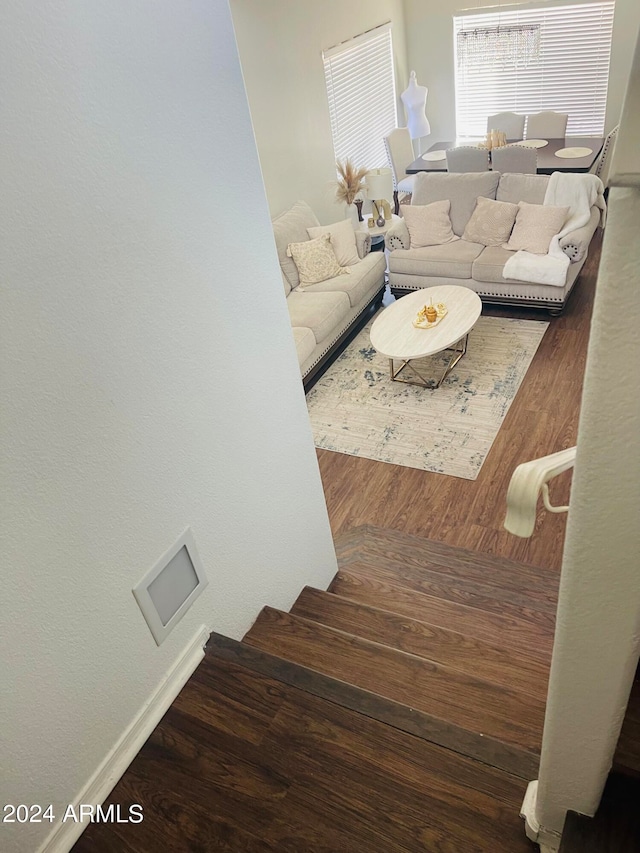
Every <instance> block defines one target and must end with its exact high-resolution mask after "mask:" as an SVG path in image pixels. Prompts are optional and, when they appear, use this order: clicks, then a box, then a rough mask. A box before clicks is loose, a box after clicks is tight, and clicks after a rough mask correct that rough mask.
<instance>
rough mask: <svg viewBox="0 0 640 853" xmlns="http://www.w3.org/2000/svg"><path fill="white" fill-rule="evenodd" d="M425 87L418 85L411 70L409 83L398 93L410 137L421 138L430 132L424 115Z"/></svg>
mask: <svg viewBox="0 0 640 853" xmlns="http://www.w3.org/2000/svg"><path fill="white" fill-rule="evenodd" d="M427 91H428V90H427V87H426V86H419V85H418V81H417V80H416V72H415V71H412V72H411V76H410V78H409V85H408V86H407V88H406V89H405V91H404V92H403V93H402V94H401V95H400V97H401V98H402V103H403V104H404V109H405V112H406V114H407V127H408V128H409V133H410V134H411V139H421V138H422V137H423V136H428V135H429V134H430V133H431V127H430V125H429V119H428V118H427V116H426V112H425V108H426V105H427Z"/></svg>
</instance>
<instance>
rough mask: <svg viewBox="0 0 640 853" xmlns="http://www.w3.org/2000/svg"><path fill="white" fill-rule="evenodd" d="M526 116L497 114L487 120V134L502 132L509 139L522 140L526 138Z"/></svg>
mask: <svg viewBox="0 0 640 853" xmlns="http://www.w3.org/2000/svg"><path fill="white" fill-rule="evenodd" d="M525 118H526V116H523V115H518V113H509V112H506V113H496V114H495V115H493V116H489V118H488V119H487V133H490V132H491V131H492V130H501V131H502V132H503V133H504V134H506V137H507V139H522V137H523V136H524V120H525Z"/></svg>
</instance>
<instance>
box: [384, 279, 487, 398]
mask: <svg viewBox="0 0 640 853" xmlns="http://www.w3.org/2000/svg"><path fill="white" fill-rule="evenodd" d="M429 300H432V302H433V304H434V305H437V303H438V302H444V304H445V305H446V306H447V312H448V313H447V314H446V316H445V317H443V318H442V320H441V321H440V322H439V323H438V325H437V326H435V327H434V328H431V329H416V328H415V326H414V325H413V321H414V319H415V317H416V315H417V313H418V311H419V310H420V309H421V308H422V306H423V305H428V304H429ZM481 312H482V302H481V301H480V297H479V296H478V294H477V293H475V292H474V291H473V290H470V289H469V288H468V287H456V286H455V285H452V284H443V285H439V286H436V287H427V288H425V289H424V290H416V291H414V292H413V293H408V294H407V295H406V296H402V297H400V299H397V300H396V301H395V302H392V303H391V305H389V306H388V307H387V308H385V309H384V311H383V312H382V313H381V314H380V316H379V317H377V318H376V319H375V320H374V322H373V326H372V327H371V345H372V346H373V347H374V349H376V350H377V351H378V352H379V353H380V354H381V355H386V357H387V358H388V359H389V372H390V375H391V379H392V380H394V381H396V382H406V383H408V384H409V385H420V386H421V387H423V388H439V387H440V385H441V384H442V382H443V381H444V380H445V379H446V378H447V376H448V375H449V373H450V372H451V371H452V370H453V368H454V367H455V366H456V364H457V363H458V362H459V361H460V359H461V358H462V356H463V355H464V354H465V353H466V351H467V341H468V338H469V332H470V331H471V329H473V327H474V326H475V324H476V322H477V320H478V317H479V316H480V314H481ZM445 350H447V351H451V353H452V355H451V360H450V361H449V363H448V364H447V366H446V369H445V371H444V373H443V374H442V376H441V377H440V379H439V380H438V381H437V382H435V381H434V380H431V379H425V377H424V376H422V374H421V373H420V372H419V371H418V370H417V369H416V366H415V365H414V364H412V362H413V361H414V360H415V359H418V358H425V357H426V356H429V355H435V354H436V353H439V352H444V351H445ZM397 361H399V362H401V364H400V366H399V367H398V368H397V369H396V367H395V362H397ZM403 371H407V372H411V373H413V374H414V375H415V376H416V377H417V379H406V378H404V377H401V374H402V372H403Z"/></svg>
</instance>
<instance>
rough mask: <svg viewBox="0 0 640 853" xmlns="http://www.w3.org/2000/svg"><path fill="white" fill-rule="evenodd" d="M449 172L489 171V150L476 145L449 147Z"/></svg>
mask: <svg viewBox="0 0 640 853" xmlns="http://www.w3.org/2000/svg"><path fill="white" fill-rule="evenodd" d="M446 154H447V171H448V172H488V171H489V152H488V151H487V149H486V148H478V147H477V146H475V145H461V146H459V147H458V148H447V152H446Z"/></svg>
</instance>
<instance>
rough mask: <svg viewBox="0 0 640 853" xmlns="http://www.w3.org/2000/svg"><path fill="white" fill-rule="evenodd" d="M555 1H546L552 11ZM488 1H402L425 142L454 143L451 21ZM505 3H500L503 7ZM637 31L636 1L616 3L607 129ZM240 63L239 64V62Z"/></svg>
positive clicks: (616, 116) (616, 114) (639, 10)
mask: <svg viewBox="0 0 640 853" xmlns="http://www.w3.org/2000/svg"><path fill="white" fill-rule="evenodd" d="M553 2H554V0H548V5H550V6H552V5H553ZM497 5H498V4H496V3H495V2H493V0H491V2H487V0H480V2H476V0H470V2H467V0H404V9H405V20H406V28H407V30H406V32H407V61H408V63H409V65H410V66H411V68H414V69H415V70H416V72H417V75H418V80H420V82H421V83H422V84H423V85H424V86H428V87H429V99H428V102H427V115H428V116H429V121H430V122H431V136H430V137H429V142H431V143H433V142H437V141H440V140H446V139H454V138H455V132H456V114H455V81H454V76H453V75H454V59H453V23H452V16H453V15H455V14H457V13H459V12H461V11H463V10H464V9H476V8H478V10H480V11H482V9H483V8H485V7H486V8H487V9H489V8H492V9H494V10H495V8H496V6H497ZM506 5H509V4H505V3H503V4H502V6H503V7H504V6H506ZM639 26H640V3H639V2H638V0H616V12H615V19H614V30H613V47H612V56H611V68H610V77H609V92H608V96H607V115H606V129H607V130H610V129H611V128H612V127H613V126H614V125H616V124H617V123H618V122H619V120H620V111H621V109H622V101H623V98H624V92H625V87H626V85H627V78H628V76H629V69H630V67H631V59H632V57H633V48H634V45H635V41H636V36H637V33H638V27H639ZM243 61H244V60H243Z"/></svg>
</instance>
